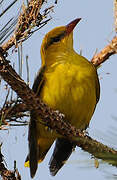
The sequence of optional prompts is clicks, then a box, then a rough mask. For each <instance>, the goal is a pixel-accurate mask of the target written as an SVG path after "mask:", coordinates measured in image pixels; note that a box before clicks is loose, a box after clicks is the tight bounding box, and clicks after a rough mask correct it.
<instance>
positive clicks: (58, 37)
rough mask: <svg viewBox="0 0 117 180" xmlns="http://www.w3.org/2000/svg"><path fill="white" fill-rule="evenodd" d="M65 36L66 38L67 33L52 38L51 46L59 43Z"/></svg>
mask: <svg viewBox="0 0 117 180" xmlns="http://www.w3.org/2000/svg"><path fill="white" fill-rule="evenodd" d="M64 36H65V32H63V33H61V34H59V35H57V36H55V37H52V38H51V40H50V45H51V44H53V43H54V42H59V41H60V40H61V39H62V38H63V37H64Z"/></svg>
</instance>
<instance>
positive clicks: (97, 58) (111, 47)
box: [91, 36, 117, 67]
mask: <svg viewBox="0 0 117 180" xmlns="http://www.w3.org/2000/svg"><path fill="white" fill-rule="evenodd" d="M116 53H117V36H115V37H114V38H113V39H112V41H111V42H110V44H108V45H107V46H106V47H105V48H103V49H102V50H101V51H100V52H99V53H98V54H96V55H94V56H93V58H92V59H91V62H92V63H93V64H94V65H95V66H96V67H98V66H99V65H100V64H102V63H103V62H105V61H106V60H107V59H108V58H109V57H110V56H112V55H113V54H116Z"/></svg>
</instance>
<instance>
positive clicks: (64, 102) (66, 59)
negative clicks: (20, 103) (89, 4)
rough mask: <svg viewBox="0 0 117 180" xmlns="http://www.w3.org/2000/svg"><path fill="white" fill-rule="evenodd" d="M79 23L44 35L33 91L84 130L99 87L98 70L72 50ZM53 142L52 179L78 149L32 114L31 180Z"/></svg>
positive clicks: (94, 106)
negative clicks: (74, 34)
mask: <svg viewBox="0 0 117 180" xmlns="http://www.w3.org/2000/svg"><path fill="white" fill-rule="evenodd" d="M80 20H81V18H76V19H75V20H73V21H71V22H70V23H69V24H67V25H65V26H59V27H56V28H54V29H52V30H51V31H49V32H48V33H47V34H46V35H45V37H44V39H43V41H42V44H41V49H40V54H41V68H40V70H39V72H38V74H37V77H36V78H35V80H34V84H33V87H32V89H33V91H34V93H35V94H36V95H37V97H38V98H39V99H41V100H42V101H43V102H44V103H45V104H47V105H48V106H49V107H51V108H52V109H53V110H58V111H59V112H61V113H62V114H64V121H65V122H66V123H67V122H68V123H70V124H71V125H73V126H75V127H76V128H77V129H80V130H85V129H86V128H87V127H88V126H89V122H90V120H91V118H92V115H93V113H94V111H95V108H96V105H97V103H98V101H99V97H100V83H99V78H98V74H97V69H96V67H95V66H94V65H93V64H92V63H91V62H90V61H88V60H87V59H86V58H85V57H83V56H81V55H79V54H78V53H77V52H76V51H75V50H74V48H73V30H74V28H75V27H76V25H77V24H78V23H79V22H80ZM54 141H55V147H54V150H53V154H52V156H51V158H50V162H49V170H50V174H51V175H52V176H55V175H56V174H57V172H58V171H59V170H60V169H61V168H62V166H63V165H64V164H65V162H66V161H67V160H68V158H69V156H70V155H71V153H72V151H73V149H74V148H75V147H76V145H75V144H74V142H71V141H70V140H68V139H67V138H66V137H63V136H62V135H60V134H58V133H57V132H56V131H55V130H52V129H50V128H48V127H47V126H45V125H44V123H42V121H41V118H40V117H39V116H38V114H35V113H34V111H31V112H30V123H29V134H28V142H29V154H28V156H27V159H26V163H27V162H28V161H29V166H30V175H31V177H32V178H33V177H34V176H35V174H36V171H37V167H38V163H40V162H42V161H43V160H44V158H45V156H46V154H47V152H48V151H49V149H50V147H51V146H52V144H53V143H54Z"/></svg>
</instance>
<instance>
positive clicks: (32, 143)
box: [26, 67, 45, 178]
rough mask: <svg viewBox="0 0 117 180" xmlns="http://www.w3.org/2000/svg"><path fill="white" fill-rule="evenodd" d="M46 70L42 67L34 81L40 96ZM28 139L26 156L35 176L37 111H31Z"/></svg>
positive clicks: (31, 172) (36, 92)
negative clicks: (27, 153)
mask: <svg viewBox="0 0 117 180" xmlns="http://www.w3.org/2000/svg"><path fill="white" fill-rule="evenodd" d="M44 72H45V67H42V68H41V69H40V71H39V73H38V75H37V77H36V79H35V81H34V84H33V87H32V89H33V91H34V93H35V94H36V95H37V96H39V95H40V92H41V89H42V87H43V85H44V77H43V76H44ZM28 141H29V155H28V156H27V158H26V162H27V161H28V160H29V164H30V174H31V177H32V178H33V177H34V175H35V173H36V170H37V164H38V145H37V127H36V114H35V112H33V111H32V112H31V113H30V124H29V133H28Z"/></svg>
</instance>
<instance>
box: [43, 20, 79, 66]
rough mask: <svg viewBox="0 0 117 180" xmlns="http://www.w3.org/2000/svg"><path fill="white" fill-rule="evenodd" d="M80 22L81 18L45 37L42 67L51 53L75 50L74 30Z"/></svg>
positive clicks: (52, 31)
mask: <svg viewBox="0 0 117 180" xmlns="http://www.w3.org/2000/svg"><path fill="white" fill-rule="evenodd" d="M80 20H81V18H77V19H75V20H73V21H72V22H70V23H69V24H67V25H66V26H60V27H56V28H54V29H52V30H51V31H50V32H48V33H47V34H46V35H45V37H44V39H43V41H42V45H41V58H42V65H44V64H45V60H46V59H47V58H48V57H47V56H49V55H50V53H53V52H56V51H60V52H61V51H65V50H69V49H73V29H74V28H75V26H76V25H77V23H78V22H79V21H80Z"/></svg>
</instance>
